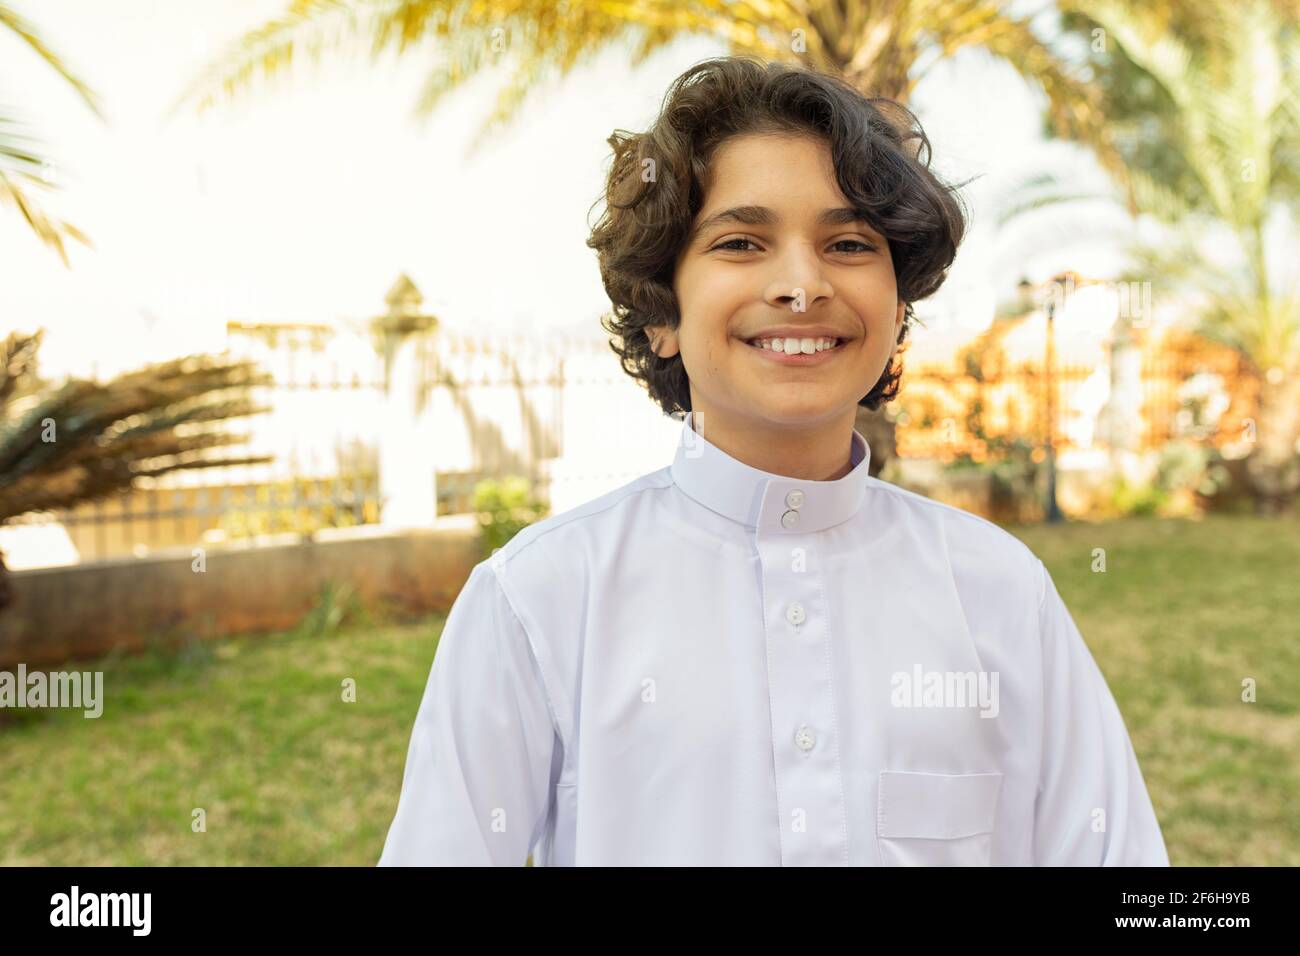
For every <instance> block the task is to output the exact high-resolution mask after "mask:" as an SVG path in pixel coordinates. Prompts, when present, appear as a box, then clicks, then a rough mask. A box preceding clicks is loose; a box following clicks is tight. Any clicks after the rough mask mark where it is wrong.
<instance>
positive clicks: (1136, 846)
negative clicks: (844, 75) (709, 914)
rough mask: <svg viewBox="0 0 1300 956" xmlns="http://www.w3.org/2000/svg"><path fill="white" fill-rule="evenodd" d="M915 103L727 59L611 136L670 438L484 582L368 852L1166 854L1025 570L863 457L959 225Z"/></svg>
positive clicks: (1092, 685)
mask: <svg viewBox="0 0 1300 956" xmlns="http://www.w3.org/2000/svg"><path fill="white" fill-rule="evenodd" d="M913 123H914V118H913V117H911V114H910V113H907V112H906V111H904V110H902V109H901V108H898V107H896V106H895V105H894V104H892V103H889V102H888V101H882V100H871V99H868V98H866V97H863V96H862V95H861V94H859V93H857V92H856V91H855V90H853V89H852V88H851V87H849V86H847V85H846V84H844V83H842V82H840V81H839V80H837V79H834V78H831V77H828V76H825V75H822V74H818V73H815V72H812V71H808V70H804V69H801V68H797V67H790V66H784V65H777V64H762V63H759V62H756V61H752V60H748V59H743V58H723V59H717V60H710V61H706V62H704V63H701V64H697V65H696V66H694V67H692V68H691V69H690V70H688V71H687V72H686V73H685V74H683V75H682V76H681V77H679V78H678V80H677V81H676V82H675V83H674V84H673V87H672V89H670V91H669V94H668V96H667V98H666V101H665V104H664V107H663V110H662V112H661V114H660V116H659V118H658V120H657V121H656V122H655V123H654V124H653V126H652V127H651V129H650V130H648V131H647V132H646V133H644V134H639V135H619V134H615V136H613V137H611V140H610V142H611V145H613V147H614V163H613V166H612V168H611V171H610V174H609V183H608V185H607V190H606V205H607V208H606V212H605V215H604V217H603V218H602V220H601V222H600V223H599V224H598V225H597V227H596V229H595V230H594V232H593V235H592V238H591V241H590V244H591V245H592V247H593V248H594V249H596V251H597V253H598V256H599V261H600V268H601V275H602V278H603V279H604V283H605V288H606V290H607V292H608V293H609V296H610V299H611V301H612V303H613V305H614V310H613V313H612V316H611V318H610V319H609V320H607V324H606V329H607V330H608V331H609V332H611V333H612V334H613V335H614V337H615V340H614V342H613V343H612V344H613V346H614V348H615V351H616V352H617V353H618V354H619V356H620V358H621V361H622V364H623V368H624V370H625V371H627V372H628V373H629V374H630V375H632V376H633V377H634V378H636V379H637V380H638V381H639V382H640V383H642V384H643V385H644V386H645V387H646V389H647V391H648V393H649V395H650V397H651V399H652V400H654V401H655V402H657V403H658V404H659V405H660V406H661V407H662V408H663V409H664V411H665V412H666V413H669V414H673V415H681V416H683V418H682V433H681V441H680V443H679V445H678V447H677V450H676V454H675V457H674V459H673V461H672V463H671V464H670V465H668V466H667V467H664V468H662V469H660V470H658V471H655V472H652V473H650V474H647V475H644V476H642V477H641V478H638V479H637V480H636V481H633V482H631V483H629V484H627V485H625V486H623V487H622V488H619V489H617V490H616V491H613V492H610V493H608V494H606V495H603V496H601V497H599V498H597V499H595V500H594V501H591V502H588V503H587V504H585V505H582V506H581V507H578V508H575V509H572V510H570V511H567V512H564V513H562V514H559V515H555V516H552V517H550V518H547V519H545V520H543V521H540V522H538V523H536V524H534V525H532V526H530V527H528V528H526V529H524V530H523V531H522V532H520V533H519V534H518V535H516V536H515V537H514V538H513V539H512V540H511V541H510V542H509V543H508V544H507V545H506V546H505V547H503V548H501V549H499V550H498V551H497V552H496V553H495V554H494V555H493V556H492V557H491V558H489V559H487V560H485V561H483V562H481V563H480V564H478V565H476V566H475V567H474V569H473V571H472V572H471V574H470V576H469V580H468V581H467V582H466V584H465V587H464V589H463V591H462V592H461V594H460V596H459V597H458V598H457V600H456V603H455V605H454V606H453V608H452V610H451V613H450V614H449V616H448V619H447V622H446V625H445V628H444V630H443V634H442V638H441V640H440V643H439V649H438V653H437V655H436V657H435V660H434V663H433V666H432V668H431V670H430V674H429V680H428V683H427V685H426V688H425V693H424V697H423V699H422V701H421V704H420V709H419V713H418V715H417V717H416V721H415V727H414V730H413V732H412V735H411V741H410V749H409V751H408V755H407V761H406V767H405V773H404V778H403V785H402V791H401V795H400V798H399V803H398V808H397V813H396V816H395V817H394V820H393V823H392V826H391V828H390V830H389V833H388V838H387V841H386V843H385V846H384V849H383V854H382V856H381V859H380V861H379V862H380V864H381V865H408V864H433V865H451V864H476V865H487V864H497V865H519V864H522V863H523V862H524V861H525V858H526V857H527V856H528V854H529V851H530V850H532V851H533V859H534V862H535V863H536V864H538V865H787V866H809V865H811V866H827V865H865V866H890V865H914V864H922V865H1053V864H1056V865H1116V864H1139V865H1168V858H1167V855H1166V852H1165V847H1164V843H1163V840H1162V837H1161V833H1160V829H1159V825H1158V823H1157V821H1156V817H1155V813H1154V811H1153V808H1152V805H1151V802H1150V799H1149V798H1148V795H1147V792H1146V788H1145V785H1144V783H1143V780H1142V775H1141V772H1140V771H1139V768H1138V765H1137V761H1136V758H1135V756H1134V753H1133V749H1132V747H1131V745H1130V742H1129V737H1128V733H1127V731H1126V729H1125V726H1124V723H1123V720H1122V718H1121V716H1120V713H1119V711H1118V709H1117V707H1116V705H1115V701H1114V698H1113V697H1112V695H1111V694H1110V691H1109V689H1108V688H1107V686H1106V683H1105V680H1104V679H1103V677H1102V675H1101V672H1100V671H1099V670H1098V668H1097V666H1096V663H1095V662H1094V660H1093V658H1092V656H1091V654H1090V653H1089V651H1088V649H1087V647H1086V645H1085V644H1084V642H1083V640H1082V637H1081V635H1080V634H1079V632H1078V630H1077V628H1076V627H1075V625H1074V622H1073V620H1072V618H1071V617H1070V615H1069V612H1068V611H1067V610H1066V608H1065V606H1064V604H1063V602H1062V601H1061V598H1060V596H1059V594H1058V593H1057V591H1056V588H1055V586H1054V584H1053V582H1052V579H1051V576H1050V575H1049V574H1048V572H1047V570H1046V568H1045V567H1044V566H1043V564H1042V563H1041V562H1040V561H1039V560H1038V559H1037V558H1036V557H1035V556H1034V555H1033V554H1032V552H1030V551H1029V550H1028V549H1027V548H1026V547H1025V546H1024V545H1023V544H1021V543H1020V542H1019V541H1018V540H1017V539H1016V538H1014V537H1012V536H1011V535H1010V534H1008V533H1006V532H1005V531H1003V530H1001V529H1000V528H998V527H997V526H996V525H994V524H992V523H990V522H988V521H985V520H983V519H981V518H978V517H976V516H973V515H970V514H967V513H965V512H962V511H960V510H958V509H955V508H951V507H948V506H946V505H942V504H938V503H936V502H933V501H930V500H928V499H926V498H923V497H921V496H919V495H916V494H913V493H910V492H907V491H904V490H902V489H900V488H897V487H895V486H893V485H891V484H889V483H886V482H883V481H880V480H878V479H875V478H872V477H870V475H869V465H870V448H869V447H868V446H867V443H866V441H865V439H864V438H863V437H862V435H861V434H860V433H859V432H857V431H856V430H855V429H854V421H855V416H856V414H857V409H858V407H859V406H864V407H867V408H872V409H875V408H878V407H879V406H880V405H881V404H882V403H884V402H886V401H888V400H889V399H890V398H892V397H893V396H894V395H895V394H896V393H897V390H898V388H899V383H900V380H901V375H902V369H901V363H900V361H899V359H898V356H897V352H898V346H899V345H901V344H902V343H903V342H904V341H905V339H906V336H907V332H908V329H909V326H910V322H911V317H912V312H911V308H912V303H913V302H915V301H918V300H920V299H923V298H925V297H926V296H928V295H930V294H932V293H933V292H934V291H935V290H936V289H937V288H938V287H939V285H940V284H941V283H942V281H943V278H944V275H945V272H946V270H947V268H948V266H949V265H950V263H951V262H952V259H953V257H954V255H955V253H956V249H957V246H958V245H959V243H960V241H961V238H962V234H963V231H964V228H965V218H964V215H963V210H962V208H961V205H960V203H959V202H958V200H957V198H956V195H955V192H954V191H953V190H952V189H950V188H949V187H946V186H945V185H944V184H943V183H941V182H940V181H939V180H938V179H937V178H936V177H935V176H934V175H933V174H932V173H931V171H930V170H929V169H928V159H927V160H926V161H925V162H922V161H921V158H920V157H921V154H922V150H921V149H912V148H911V144H912V142H913V141H914V140H915V141H919V143H920V145H921V147H923V148H925V149H928V142H927V141H926V140H925V137H924V134H923V133H921V132H920V131H919V128H917V127H915V126H914V125H913Z"/></svg>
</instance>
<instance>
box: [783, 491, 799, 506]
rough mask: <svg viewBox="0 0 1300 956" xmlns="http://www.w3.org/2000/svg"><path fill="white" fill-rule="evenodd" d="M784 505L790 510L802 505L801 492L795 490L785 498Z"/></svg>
mask: <svg viewBox="0 0 1300 956" xmlns="http://www.w3.org/2000/svg"><path fill="white" fill-rule="evenodd" d="M785 503H786V505H787V506H788V507H790V508H798V507H799V506H800V505H802V504H803V492H802V491H800V490H799V489H798V488H796V489H795V490H794V491H792V492H790V493H789V494H788V495H786V496H785Z"/></svg>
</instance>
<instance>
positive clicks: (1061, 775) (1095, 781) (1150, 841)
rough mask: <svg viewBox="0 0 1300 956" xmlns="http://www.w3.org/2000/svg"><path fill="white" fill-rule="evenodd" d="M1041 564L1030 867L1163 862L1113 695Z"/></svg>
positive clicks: (1166, 861) (1164, 857)
mask: <svg viewBox="0 0 1300 956" xmlns="http://www.w3.org/2000/svg"><path fill="white" fill-rule="evenodd" d="M1039 567H1040V569H1041V583H1040V587H1041V591H1040V594H1041V598H1040V601H1039V611H1038V621H1039V629H1040V637H1041V639H1042V662H1043V754H1042V764H1041V772H1040V777H1039V781H1038V799H1037V803H1036V805H1035V808H1034V855H1033V856H1034V865H1035V866H1168V865H1169V856H1168V854H1167V852H1166V850H1165V844H1164V839H1163V837H1162V836H1161V833H1160V825H1159V823H1158V822H1157V821H1156V815H1155V809H1154V808H1153V807H1152V805H1151V798H1150V796H1149V795H1148V794H1147V789H1146V784H1145V783H1144V782H1143V780H1142V772H1141V770H1139V769H1138V762H1137V755H1136V754H1135V753H1134V752H1133V745H1132V742H1131V741H1130V740H1129V735H1128V730H1127V729H1126V728H1125V726H1124V720H1123V718H1122V717H1121V716H1120V712H1119V707H1118V706H1117V705H1116V703H1115V698H1114V696H1113V695H1112V694H1111V692H1110V688H1109V687H1108V686H1107V685H1106V680H1105V678H1104V677H1103V676H1102V673H1101V670H1100V668H1098V666H1097V662H1096V661H1095V660H1094V659H1093V656H1092V654H1091V652H1089V650H1088V647H1087V645H1086V644H1085V643H1084V641H1083V637H1082V635H1081V634H1080V633H1079V629H1078V627H1077V626H1076V625H1075V623H1074V619H1073V618H1072V617H1071V616H1070V612H1069V610H1067V608H1066V606H1065V603H1064V602H1063V601H1062V600H1061V596H1060V594H1059V593H1058V592H1057V590H1056V585H1055V583H1054V582H1053V581H1052V576H1051V574H1049V573H1048V571H1047V568H1046V567H1044V566H1043V564H1042V562H1041V561H1040V562H1039Z"/></svg>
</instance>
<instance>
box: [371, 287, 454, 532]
mask: <svg viewBox="0 0 1300 956" xmlns="http://www.w3.org/2000/svg"><path fill="white" fill-rule="evenodd" d="M423 299H424V297H423V296H422V295H421V294H420V291H419V290H418V289H417V288H416V287H415V284H414V283H413V282H411V280H410V279H409V278H408V277H407V276H406V275H405V274H403V275H401V276H400V277H398V280H397V282H396V283H395V284H394V285H393V287H392V288H391V289H390V290H389V292H388V295H387V296H386V297H385V301H386V302H387V304H388V311H387V312H386V313H384V314H383V315H381V316H379V317H377V318H376V319H374V320H373V321H372V322H371V328H372V330H373V333H374V337H375V346H376V348H377V349H378V350H379V351H380V354H382V355H383V357H384V403H383V412H382V418H383V420H382V421H380V422H378V423H377V424H378V426H379V428H378V431H379V497H380V502H381V504H380V524H382V525H384V526H385V527H389V528H410V527H425V528H427V527H430V526H431V525H432V524H433V522H434V519H435V518H436V516H437V510H438V505H437V502H438V499H437V488H436V486H435V483H434V482H435V479H434V467H435V454H436V444H435V438H436V436H435V435H433V434H431V433H430V431H429V429H428V428H427V427H426V425H427V423H428V422H431V421H432V420H433V416H432V407H431V405H432V403H431V401H430V400H429V399H430V396H429V394H428V393H429V392H430V391H431V383H430V382H428V381H427V376H426V375H425V374H424V363H423V361H422V359H423V355H424V349H426V348H427V347H428V344H429V341H430V339H431V337H432V335H433V333H434V329H436V328H437V325H438V320H437V319H436V318H434V317H433V316H432V315H424V314H421V313H420V311H419V306H420V303H421V302H422V301H423Z"/></svg>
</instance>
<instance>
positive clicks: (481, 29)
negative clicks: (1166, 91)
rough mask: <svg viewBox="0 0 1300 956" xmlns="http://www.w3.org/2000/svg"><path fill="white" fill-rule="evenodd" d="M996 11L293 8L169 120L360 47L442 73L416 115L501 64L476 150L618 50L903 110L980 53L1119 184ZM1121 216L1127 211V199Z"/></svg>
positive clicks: (902, 7) (696, 4) (1054, 76)
mask: <svg viewBox="0 0 1300 956" xmlns="http://www.w3.org/2000/svg"><path fill="white" fill-rule="evenodd" d="M1009 6H1010V4H1009V3H1007V2H1004V0H569V2H567V3H566V4H564V5H563V6H562V7H561V6H560V5H558V4H556V3H555V2H554V0H519V2H513V3H508V4H507V3H483V2H469V0H289V2H288V3H287V6H286V8H285V11H284V13H283V14H282V15H281V16H280V17H278V18H277V19H274V20H271V21H270V22H267V23H265V24H263V25H261V26H259V27H257V28H256V29H253V30H251V31H249V32H248V33H246V34H244V35H243V36H242V37H240V38H238V39H237V40H236V41H235V42H233V43H232V44H231V45H230V46H229V48H228V49H227V50H226V51H225V52H224V53H223V54H222V55H221V56H219V57H218V58H217V59H216V60H215V61H214V62H213V63H211V64H209V65H208V66H206V67H205V68H204V69H203V70H201V71H200V72H199V74H198V75H197V76H196V77H195V78H194V80H193V81H192V82H191V83H190V85H189V86H188V87H187V88H186V89H185V90H184V91H183V92H182V94H181V95H180V97H179V98H178V99H177V100H176V102H175V103H174V104H173V106H172V112H173V113H174V112H175V111H176V110H177V109H179V108H181V107H182V106H183V105H185V104H187V103H190V102H193V103H194V104H195V105H196V108H197V109H198V110H199V111H200V112H202V111H204V110H206V109H208V108H210V107H211V106H213V105H214V104H215V103H216V101H217V100H218V98H219V97H220V96H222V95H225V96H234V95H237V94H238V93H239V92H240V91H241V90H244V89H246V88H248V87H249V86H250V85H251V84H252V82H253V81H254V79H255V78H256V77H257V76H258V75H259V74H260V75H261V76H262V77H263V78H270V77H272V76H273V75H275V74H276V73H277V72H278V71H280V70H281V69H282V68H284V67H286V66H289V65H291V64H292V62H293V59H294V57H295V56H297V55H299V54H306V55H308V56H309V57H310V58H311V59H313V60H320V59H321V58H322V57H323V56H324V55H325V54H326V52H327V51H330V50H337V49H340V48H345V47H348V46H350V45H355V44H357V43H359V42H364V41H369V45H370V49H371V55H372V57H374V58H378V57H379V55H380V54H382V53H384V52H385V51H387V50H389V49H393V50H396V52H397V53H398V54H405V53H407V52H408V51H413V50H417V49H421V48H423V50H422V52H424V53H425V54H426V55H431V58H432V55H435V54H436V57H437V63H436V65H434V66H433V67H432V68H431V69H430V72H429V76H428V78H427V80H426V82H425V85H424V88H423V90H422V92H421V95H420V97H419V99H418V101H417V103H416V107H415V113H416V115H417V116H425V115H428V113H429V112H431V111H432V110H433V109H434V107H435V106H436V105H437V103H438V102H439V101H440V100H441V99H442V97H443V96H445V95H446V94H447V93H448V92H450V91H451V90H453V89H455V88H456V87H457V86H458V85H460V84H461V83H464V82H465V81H466V80H468V79H469V78H470V77H472V76H473V75H474V74H476V73H477V72H478V71H479V70H481V69H483V68H484V67H485V66H492V65H495V64H497V63H498V62H500V61H501V60H502V58H503V57H504V56H505V55H506V54H512V55H513V66H514V73H513V76H512V77H511V78H510V80H509V81H508V82H507V83H506V85H505V86H504V87H503V88H502V89H501V90H500V91H499V95H498V99H497V103H496V107H495V109H494V110H493V112H492V113H491V114H490V115H489V116H488V117H487V119H486V121H485V122H484V124H483V126H482V127H481V128H480V130H479V131H478V135H477V137H476V138H475V139H474V141H473V143H472V144H471V146H472V147H474V146H477V145H478V144H479V143H480V142H481V141H482V140H483V138H484V137H485V136H486V135H487V134H488V133H490V132H491V131H492V130H494V129H496V128H498V127H500V126H503V125H504V124H506V123H507V122H508V121H509V120H510V119H512V118H513V117H514V115H515V114H516V113H517V112H518V109H519V107H520V106H521V104H522V103H523V102H524V100H525V98H526V97H527V94H528V93H529V91H530V90H531V89H532V88H533V87H534V86H536V85H537V83H538V81H539V80H541V79H543V78H546V77H548V76H551V75H555V74H558V75H560V76H563V75H565V74H567V73H568V72H569V71H570V70H572V69H573V67H575V66H576V65H578V64H579V63H580V62H582V61H584V60H586V59H589V58H591V57H593V56H594V55H595V54H596V53H598V52H599V51H600V50H601V49H602V48H604V47H606V46H608V45H610V44H612V43H614V42H616V41H626V40H631V41H633V42H634V46H633V51H632V56H631V61H630V65H631V66H632V67H635V66H637V65H639V64H640V63H641V62H643V61H644V60H645V59H646V58H647V57H648V56H649V55H650V54H651V53H653V52H654V51H656V50H658V49H659V48H661V47H663V46H666V45H668V44H669V43H671V42H673V41H674V40H677V39H678V38H680V37H682V36H685V35H688V34H697V35H698V34H703V35H710V36H715V37H717V38H719V39H720V40H722V41H724V42H725V43H726V44H727V47H728V48H729V52H730V53H731V54H733V55H748V56H755V57H759V58H761V59H765V60H779V61H787V62H799V63H803V64H805V65H807V66H810V67H813V68H816V69H819V70H823V71H826V72H831V73H836V74H840V75H842V76H844V77H845V78H846V79H847V80H848V81H849V82H850V83H852V84H853V85H854V86H855V87H856V88H857V89H859V90H862V91H863V92H865V93H868V94H870V95H878V96H886V97H889V98H891V99H894V100H896V101H898V102H900V103H906V102H907V101H908V99H909V98H910V97H911V94H912V91H913V90H914V89H915V88H916V85H917V83H918V82H919V81H920V80H921V79H922V77H924V76H925V74H926V73H927V72H928V71H929V69H930V68H931V67H932V66H933V65H934V64H935V63H937V62H938V61H940V60H942V59H944V58H945V57H950V56H952V55H954V54H955V53H957V52H958V51H959V50H962V49H964V48H966V47H982V48H983V49H985V50H987V51H989V52H990V53H992V54H993V55H994V56H997V57H999V58H1001V59H1003V60H1005V61H1006V62H1007V63H1009V64H1011V66H1012V67H1014V68H1015V69H1016V70H1018V71H1019V72H1020V73H1021V75H1023V76H1024V77H1026V78H1027V79H1029V80H1031V81H1032V82H1034V83H1035V84H1036V85H1038V86H1039V87H1041V89H1042V90H1043V92H1044V93H1045V94H1046V98H1047V115H1048V119H1049V121H1050V124H1051V127H1052V129H1053V130H1054V132H1055V133H1056V135H1058V136H1060V137H1063V138H1068V139H1074V140H1078V141H1081V142H1083V143H1086V144H1087V145H1088V146H1089V147H1090V148H1091V149H1092V150H1093V151H1094V152H1095V153H1096V155H1097V157H1098V160H1099V161H1100V163H1101V165H1102V167H1103V168H1104V169H1106V170H1107V171H1108V172H1109V173H1110V174H1111V175H1112V176H1113V177H1114V179H1115V181H1116V182H1117V183H1120V184H1123V183H1125V182H1126V181H1127V180H1126V177H1127V173H1128V168H1127V166H1126V165H1125V163H1124V162H1123V158H1122V157H1121V156H1120V154H1119V153H1118V151H1117V150H1116V149H1115V146H1114V144H1113V142H1112V139H1111V137H1112V133H1111V129H1110V127H1109V125H1108V124H1107V122H1106V117H1105V114H1104V113H1103V112H1102V109H1101V97H1100V90H1099V89H1098V88H1097V87H1096V86H1095V85H1094V84H1090V83H1088V82H1086V81H1084V80H1082V79H1080V78H1079V77H1077V76H1076V75H1075V74H1074V72H1073V71H1072V69H1071V67H1070V65H1069V64H1068V63H1067V62H1066V61H1065V60H1063V59H1062V58H1061V57H1059V56H1058V55H1057V54H1056V53H1055V52H1054V51H1053V50H1052V49H1051V47H1050V46H1049V45H1048V44H1047V43H1045V42H1044V41H1043V40H1042V39H1040V37H1039V36H1038V35H1037V34H1036V33H1035V32H1034V30H1033V29H1032V28H1031V23H1030V19H1029V18H1025V17H1017V16H1013V15H1012V14H1011V13H1009V12H1008V10H1007V8H1008V7H1009ZM1127 201H1128V204H1129V207H1130V209H1133V208H1135V207H1134V205H1133V200H1132V197H1131V196H1128V197H1127ZM857 425H858V427H859V428H861V429H862V430H863V431H864V433H866V434H867V438H868V440H869V441H871V443H872V450H873V454H872V463H871V469H872V473H873V474H878V473H879V471H880V469H881V468H882V467H883V466H884V464H885V463H886V461H887V459H888V458H889V457H890V456H891V455H892V452H893V448H894V424H893V421H892V419H890V418H889V417H888V415H887V412H886V409H884V408H882V409H880V410H878V411H877V412H868V411H867V410H866V409H861V410H860V411H859V415H858V419H857Z"/></svg>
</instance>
